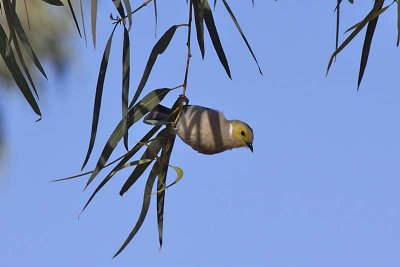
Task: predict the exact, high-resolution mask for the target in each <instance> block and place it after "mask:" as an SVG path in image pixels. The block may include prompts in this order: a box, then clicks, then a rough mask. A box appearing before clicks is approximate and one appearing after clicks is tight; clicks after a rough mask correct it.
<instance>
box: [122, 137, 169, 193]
mask: <svg viewBox="0 0 400 267" xmlns="http://www.w3.org/2000/svg"><path fill="white" fill-rule="evenodd" d="M163 135H165V130H163V131H161V132H160V133H159V134H158V135H157V137H156V139H154V140H153V141H152V142H151V143H150V145H149V146H148V147H147V149H146V151H145V152H144V153H143V155H142V157H141V158H140V159H155V158H156V157H157V154H158V152H159V151H160V150H161V148H162V147H163V146H164V145H165V143H166V138H165V137H164V136H163ZM150 163H151V162H149V163H145V164H142V165H139V166H137V167H136V168H135V169H134V170H133V172H132V173H131V175H129V177H128V179H127V180H126V181H125V183H124V185H123V186H122V188H121V191H120V192H119V194H120V195H121V196H123V195H124V194H125V193H126V192H127V191H128V190H129V188H131V186H132V185H133V184H134V183H135V182H136V181H137V180H138V179H139V177H140V176H141V175H142V174H143V173H144V171H145V170H146V169H147V167H148V166H149V165H150Z"/></svg>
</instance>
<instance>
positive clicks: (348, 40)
mask: <svg viewBox="0 0 400 267" xmlns="http://www.w3.org/2000/svg"><path fill="white" fill-rule="evenodd" d="M376 2H384V0H376ZM377 11H379V8H378V5H374V7H373V8H372V10H371V11H370V12H369V13H368V14H367V16H365V18H364V19H363V20H362V21H361V23H360V25H358V26H357V27H356V28H355V29H354V31H352V32H351V34H350V35H349V36H348V37H347V38H346V40H344V41H343V42H342V44H341V45H340V46H339V47H338V48H337V49H336V50H335V51H334V52H333V54H332V55H331V57H330V59H329V62H328V67H327V69H326V74H328V72H329V69H330V67H331V65H332V62H333V59H334V58H335V57H336V55H338V54H339V53H340V52H341V51H342V50H343V49H344V48H345V47H346V46H347V45H348V44H349V43H350V42H351V40H353V39H354V37H356V36H357V34H358V33H359V32H360V31H361V30H362V29H363V28H364V27H365V25H367V24H368V22H370V21H371V19H373V16H374V14H375V12H377Z"/></svg>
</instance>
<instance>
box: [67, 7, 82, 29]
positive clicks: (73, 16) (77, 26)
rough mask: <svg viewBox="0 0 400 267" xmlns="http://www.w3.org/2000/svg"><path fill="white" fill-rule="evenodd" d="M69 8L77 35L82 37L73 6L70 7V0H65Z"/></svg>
mask: <svg viewBox="0 0 400 267" xmlns="http://www.w3.org/2000/svg"><path fill="white" fill-rule="evenodd" d="M67 2H68V6H69V9H70V10H71V14H72V18H73V19H74V22H75V26H76V29H77V30H78V33H79V36H80V37H82V34H81V29H80V28H79V23H78V20H77V19H76V16H75V12H74V8H73V7H72V4H71V0H67Z"/></svg>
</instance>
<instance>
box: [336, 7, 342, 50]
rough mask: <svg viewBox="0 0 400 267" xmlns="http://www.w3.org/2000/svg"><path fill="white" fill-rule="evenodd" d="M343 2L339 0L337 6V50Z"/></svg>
mask: <svg viewBox="0 0 400 267" xmlns="http://www.w3.org/2000/svg"><path fill="white" fill-rule="evenodd" d="M341 2H342V0H337V6H336V36H335V37H336V38H335V49H338V47H339V29H340V3H341Z"/></svg>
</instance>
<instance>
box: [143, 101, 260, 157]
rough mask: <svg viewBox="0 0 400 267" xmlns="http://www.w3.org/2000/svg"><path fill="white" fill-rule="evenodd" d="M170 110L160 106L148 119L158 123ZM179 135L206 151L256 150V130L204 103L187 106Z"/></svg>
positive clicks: (193, 145)
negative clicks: (203, 104)
mask: <svg viewBox="0 0 400 267" xmlns="http://www.w3.org/2000/svg"><path fill="white" fill-rule="evenodd" d="M169 113H170V109H168V108H167V107H164V106H162V105H158V106H157V107H156V108H155V109H154V110H153V111H152V112H150V113H149V114H148V115H147V116H146V117H145V119H144V122H145V123H148V124H153V125H154V124H157V122H159V121H163V120H165V119H166V117H167V116H168V114H169ZM175 132H176V134H177V135H178V136H179V137H180V138H181V139H182V141H183V142H185V143H186V144H188V145H189V146H191V147H192V148H193V149H194V150H196V151H198V152H200V153H203V154H216V153H220V152H223V151H225V150H228V149H233V148H237V147H248V148H249V149H250V150H251V151H252V152H253V139H254V135H253V130H252V129H251V128H250V126H249V125H248V124H247V123H245V122H242V121H239V120H228V119H226V118H225V116H224V114H223V113H222V112H219V111H217V110H214V109H210V108H206V107H201V106H192V105H187V106H184V108H183V110H182V112H181V115H180V117H179V119H178V121H177V122H176V127H175Z"/></svg>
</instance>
